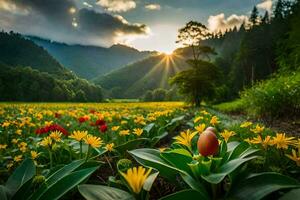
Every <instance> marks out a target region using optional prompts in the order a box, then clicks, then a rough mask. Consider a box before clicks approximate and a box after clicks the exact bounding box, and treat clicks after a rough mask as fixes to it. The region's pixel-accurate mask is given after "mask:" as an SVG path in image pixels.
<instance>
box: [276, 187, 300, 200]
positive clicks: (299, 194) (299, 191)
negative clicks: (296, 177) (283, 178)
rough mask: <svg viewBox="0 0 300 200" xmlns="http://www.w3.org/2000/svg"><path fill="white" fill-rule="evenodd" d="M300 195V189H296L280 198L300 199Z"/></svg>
mask: <svg viewBox="0 0 300 200" xmlns="http://www.w3.org/2000/svg"><path fill="white" fill-rule="evenodd" d="M299 197H300V189H294V190H291V191H289V192H287V193H286V194H284V195H283V196H282V197H280V198H279V200H291V199H299Z"/></svg>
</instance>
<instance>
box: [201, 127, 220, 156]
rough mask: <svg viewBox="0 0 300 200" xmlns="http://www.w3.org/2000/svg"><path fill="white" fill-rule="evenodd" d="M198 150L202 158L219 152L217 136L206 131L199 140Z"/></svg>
mask: <svg viewBox="0 0 300 200" xmlns="http://www.w3.org/2000/svg"><path fill="white" fill-rule="evenodd" d="M197 145H198V150H199V153H200V154H201V155H202V156H209V155H214V154H216V153H217V152H218V149H219V142H218V138H217V136H216V134H215V133H214V132H212V131H210V130H205V131H204V132H203V133H202V134H201V135H200V137H199V139H198V144H197Z"/></svg>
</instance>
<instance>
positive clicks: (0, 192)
mask: <svg viewBox="0 0 300 200" xmlns="http://www.w3.org/2000/svg"><path fill="white" fill-rule="evenodd" d="M7 193H8V191H7V188H6V187H5V186H4V185H0V199H1V200H7V199H8V197H7Z"/></svg>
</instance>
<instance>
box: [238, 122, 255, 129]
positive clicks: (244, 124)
mask: <svg viewBox="0 0 300 200" xmlns="http://www.w3.org/2000/svg"><path fill="white" fill-rule="evenodd" d="M251 125H252V122H247V121H245V122H243V123H242V124H241V125H240V127H241V128H247V127H249V126H251Z"/></svg>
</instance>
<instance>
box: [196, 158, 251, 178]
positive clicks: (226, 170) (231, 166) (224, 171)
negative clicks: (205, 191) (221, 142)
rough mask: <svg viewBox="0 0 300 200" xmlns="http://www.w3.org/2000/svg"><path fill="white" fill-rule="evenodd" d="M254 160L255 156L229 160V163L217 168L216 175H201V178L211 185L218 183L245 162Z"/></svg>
mask: <svg viewBox="0 0 300 200" xmlns="http://www.w3.org/2000/svg"><path fill="white" fill-rule="evenodd" d="M254 158H256V156H252V157H249V158H237V159H234V160H230V161H229V162H227V163H225V164H223V165H222V166H221V167H220V168H219V170H218V171H219V172H218V173H211V174H209V175H203V176H201V177H202V178H203V179H204V180H206V181H207V182H209V183H213V184H217V183H220V182H221V181H222V180H223V179H224V178H225V176H227V175H228V174H230V173H231V172H232V171H234V170H235V169H236V168H238V167H239V166H240V165H242V164H244V163H245V162H247V161H249V160H252V159H254Z"/></svg>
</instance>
